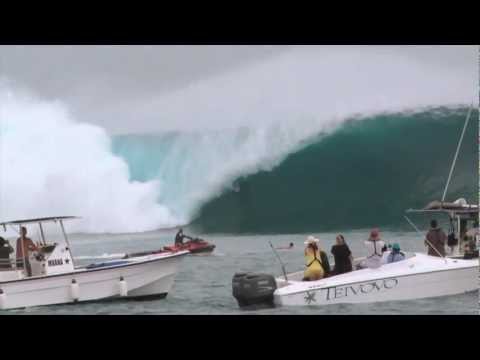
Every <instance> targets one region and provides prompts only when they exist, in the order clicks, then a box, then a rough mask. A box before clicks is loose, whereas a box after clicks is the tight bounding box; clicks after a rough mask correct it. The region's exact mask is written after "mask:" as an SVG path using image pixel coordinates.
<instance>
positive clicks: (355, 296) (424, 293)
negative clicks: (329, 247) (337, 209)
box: [274, 260, 479, 306]
mask: <svg viewBox="0 0 480 360" xmlns="http://www.w3.org/2000/svg"><path fill="white" fill-rule="evenodd" d="M470 264H471V266H468V265H466V266H462V267H456V268H450V269H443V270H436V271H435V270H432V271H422V272H418V273H414V272H412V273H406V274H399V273H397V274H395V271H393V272H391V274H390V275H387V276H385V275H386V274H383V273H382V271H381V270H379V271H378V276H377V277H375V273H374V271H375V270H370V269H367V270H365V272H366V274H368V276H367V278H368V279H365V280H358V279H357V281H355V280H353V281H348V280H347V279H348V275H346V274H343V275H339V276H344V275H345V276H344V279H345V281H338V280H335V281H334V280H333V278H331V280H329V278H327V279H324V280H320V281H317V282H312V283H311V285H310V284H309V283H305V282H304V283H297V284H296V285H290V286H283V287H282V288H279V289H277V290H276V291H275V293H274V301H275V304H276V305H277V306H318V305H329V304H348V303H351V304H358V303H373V302H384V301H401V300H413V299H422V298H433V297H440V296H448V295H456V294H462V293H468V292H473V291H478V276H479V275H478V274H479V273H478V271H479V269H478V260H476V261H474V260H472V261H471V262H470ZM360 271H364V270H360ZM387 273H388V272H387ZM356 275H357V278H358V277H359V276H358V275H359V274H356ZM289 288H290V289H289Z"/></svg>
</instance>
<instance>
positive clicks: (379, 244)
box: [364, 229, 385, 269]
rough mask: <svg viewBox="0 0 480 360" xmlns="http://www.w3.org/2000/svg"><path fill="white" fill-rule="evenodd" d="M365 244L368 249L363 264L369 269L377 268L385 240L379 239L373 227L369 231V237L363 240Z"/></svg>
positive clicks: (378, 234) (380, 261)
mask: <svg viewBox="0 0 480 360" xmlns="http://www.w3.org/2000/svg"><path fill="white" fill-rule="evenodd" d="M365 246H366V247H367V249H368V255H367V259H366V260H365V263H364V265H365V266H366V267H368V268H370V269H377V268H379V267H380V266H382V255H383V253H382V248H383V247H384V246H385V242H384V241H382V240H380V231H379V230H378V229H373V230H372V231H371V232H370V237H369V238H368V241H365Z"/></svg>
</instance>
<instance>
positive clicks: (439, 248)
mask: <svg viewBox="0 0 480 360" xmlns="http://www.w3.org/2000/svg"><path fill="white" fill-rule="evenodd" d="M446 242H447V235H445V233H444V232H443V230H442V229H441V228H440V227H438V223H437V220H432V221H430V230H428V233H427V235H426V240H425V245H426V246H427V247H428V251H427V254H428V255H430V256H439V257H443V256H445V243H446Z"/></svg>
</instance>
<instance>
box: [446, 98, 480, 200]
mask: <svg viewBox="0 0 480 360" xmlns="http://www.w3.org/2000/svg"><path fill="white" fill-rule="evenodd" d="M472 110H473V103H472V105H471V106H470V109H469V110H468V114H467V118H466V119H465V125H463V130H462V135H460V140H459V141H458V145H457V151H456V152H455V157H454V158H453V162H452V166H451V168H450V174H448V179H447V184H446V185H445V190H444V191H443V196H442V203H443V202H444V201H445V196H446V195H447V190H448V185H450V179H451V178H452V174H453V169H454V168H455V163H456V162H457V157H458V152H459V151H460V146H462V141H463V136H464V135H465V130H466V129H467V125H468V122H469V120H470V115H471V114H472Z"/></svg>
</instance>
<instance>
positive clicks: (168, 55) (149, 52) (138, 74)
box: [0, 46, 478, 133]
mask: <svg viewBox="0 0 480 360" xmlns="http://www.w3.org/2000/svg"><path fill="white" fill-rule="evenodd" d="M326 48H327V47H325V49H326ZM356 48H357V49H358V48H359V47H356ZM391 49H393V50H392V51H396V52H398V54H399V55H398V56H404V57H405V58H409V59H412V58H413V59H416V60H418V61H419V62H423V63H425V64H428V63H431V64H432V66H439V67H441V66H443V67H452V68H456V69H459V72H460V73H462V74H465V73H466V74H467V77H468V76H470V75H469V74H471V76H472V77H476V78H478V51H477V49H476V47H438V46H437V47H392V48H391ZM291 51H295V48H293V49H292V47H288V46H0V79H3V80H5V79H6V80H7V81H8V83H9V84H10V86H11V87H12V88H14V89H27V90H28V91H30V92H32V93H34V94H35V95H36V96H38V97H40V98H43V99H48V100H61V101H62V102H64V103H65V104H66V105H67V106H68V107H69V108H70V109H71V111H72V113H73V114H74V116H75V118H76V119H77V120H79V121H86V122H91V123H95V124H98V125H101V126H102V127H104V128H106V129H107V130H108V131H109V132H111V133H127V132H132V131H140V132H141V131H142V130H143V129H145V130H147V131H151V130H152V129H155V127H158V130H161V128H162V126H165V128H169V129H171V128H172V126H173V125H172V124H175V126H179V127H180V128H181V127H182V126H183V127H188V126H189V124H188V120H185V122H184V123H181V120H180V119H174V118H170V119H167V120H165V121H164V122H162V123H160V124H159V122H158V117H159V116H160V115H159V114H161V113H162V102H161V101H160V102H159V101H157V100H155V99H160V98H162V97H163V96H164V95H165V94H171V93H177V94H181V91H182V89H188V88H189V87H191V86H193V85H194V84H198V83H202V82H205V81H208V80H209V79H210V78H215V77H218V76H222V74H225V73H227V74H228V73H229V72H235V71H237V72H238V71H241V69H242V68H248V67H250V66H255V64H257V63H262V62H268V61H271V60H272V59H275V58H276V57H280V56H282V55H283V54H285V53H289V52H291ZM379 51H383V49H381V50H379ZM325 56H328V52H325ZM300 66H301V65H300ZM292 71H294V70H292ZM240 74H241V73H240ZM240 76H241V75H240ZM225 81H226V82H227V83H228V82H229V80H228V78H226V80H225ZM252 85H253V86H255V84H252ZM222 86H223V85H222ZM181 98H182V97H181V96H180V97H179V99H181ZM175 101H177V100H175ZM178 101H180V100H178ZM208 101H211V102H214V101H215V97H214V96H213V97H212V98H210V99H208ZM156 104H158V106H157V105H156ZM182 106H184V107H185V108H188V106H189V104H188V103H185V104H182ZM163 107H165V104H163ZM173 117H174V116H173ZM142 124H143V125H145V126H143V125H142ZM152 124H155V125H152ZM162 124H163V125H162Z"/></svg>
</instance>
